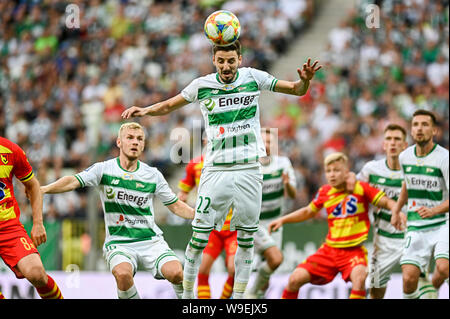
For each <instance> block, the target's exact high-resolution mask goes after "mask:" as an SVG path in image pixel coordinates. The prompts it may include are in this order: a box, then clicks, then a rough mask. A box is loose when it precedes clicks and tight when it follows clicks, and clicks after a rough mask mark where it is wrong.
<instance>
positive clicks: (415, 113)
mask: <svg viewBox="0 0 450 319" xmlns="http://www.w3.org/2000/svg"><path fill="white" fill-rule="evenodd" d="M418 115H426V116H429V117H431V122H432V123H433V125H436V124H437V121H436V115H434V113H433V112H431V111H427V110H424V109H420V110H417V111H415V112H414V114H413V116H412V117H413V118H414V117H415V116H418Z"/></svg>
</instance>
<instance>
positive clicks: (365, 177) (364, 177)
mask: <svg viewBox="0 0 450 319" xmlns="http://www.w3.org/2000/svg"><path fill="white" fill-rule="evenodd" d="M369 163H370V162H368V163H366V164H364V166H363V168H362V169H361V171H360V172H359V173H358V174H356V179H357V180H358V181H362V182H366V183H368V182H369Z"/></svg>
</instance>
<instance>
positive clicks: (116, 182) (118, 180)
mask: <svg viewBox="0 0 450 319" xmlns="http://www.w3.org/2000/svg"><path fill="white" fill-rule="evenodd" d="M119 183H120V179H113V180H112V181H111V184H112V185H119Z"/></svg>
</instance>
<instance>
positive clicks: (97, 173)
mask: <svg viewBox="0 0 450 319" xmlns="http://www.w3.org/2000/svg"><path fill="white" fill-rule="evenodd" d="M103 163H104V162H99V163H95V164H94V165H91V166H90V167H88V168H86V169H85V170H84V171H82V172H80V173H78V174H76V175H75V177H76V178H77V179H78V181H79V182H80V184H81V187H85V186H98V185H100V181H101V180H102V175H103Z"/></svg>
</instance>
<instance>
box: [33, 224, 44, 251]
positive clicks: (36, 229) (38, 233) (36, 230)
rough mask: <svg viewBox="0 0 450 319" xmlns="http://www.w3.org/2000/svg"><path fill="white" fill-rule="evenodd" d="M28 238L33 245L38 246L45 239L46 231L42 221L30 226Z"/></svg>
mask: <svg viewBox="0 0 450 319" xmlns="http://www.w3.org/2000/svg"><path fill="white" fill-rule="evenodd" d="M30 238H31V240H32V241H33V244H34V246H36V247H38V246H39V245H40V244H43V243H45V242H46V241H47V233H46V232H45V227H44V225H43V224H42V223H38V224H33V227H32V228H31V233H30Z"/></svg>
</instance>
